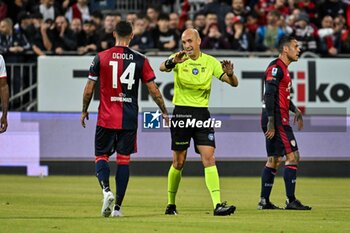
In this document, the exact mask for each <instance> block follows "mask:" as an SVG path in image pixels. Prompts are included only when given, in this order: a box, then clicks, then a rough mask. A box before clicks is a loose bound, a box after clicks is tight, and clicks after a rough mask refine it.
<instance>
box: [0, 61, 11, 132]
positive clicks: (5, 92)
mask: <svg viewBox="0 0 350 233" xmlns="http://www.w3.org/2000/svg"><path fill="white" fill-rule="evenodd" d="M9 95H10V94H9V86H8V84H7V73H6V64H5V61H4V58H3V57H2V55H0V99H1V108H2V115H1V118H0V133H3V132H5V131H6V129H7V110H8V106H9Z"/></svg>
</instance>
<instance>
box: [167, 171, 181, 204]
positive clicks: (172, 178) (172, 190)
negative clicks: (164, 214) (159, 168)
mask: <svg viewBox="0 0 350 233" xmlns="http://www.w3.org/2000/svg"><path fill="white" fill-rule="evenodd" d="M181 171H182V170H177V169H176V168H174V166H173V165H171V166H170V169H169V172H168V204H170V205H174V204H175V197H176V193H177V190H178V188H179V184H180V180H181Z"/></svg>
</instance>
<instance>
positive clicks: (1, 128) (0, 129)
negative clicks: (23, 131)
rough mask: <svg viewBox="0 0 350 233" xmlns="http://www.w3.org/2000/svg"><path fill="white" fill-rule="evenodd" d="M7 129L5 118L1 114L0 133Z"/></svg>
mask: <svg viewBox="0 0 350 233" xmlns="http://www.w3.org/2000/svg"><path fill="white" fill-rule="evenodd" d="M6 129H7V118H6V117H4V116H2V117H1V120H0V133H4V132H5V131H6Z"/></svg>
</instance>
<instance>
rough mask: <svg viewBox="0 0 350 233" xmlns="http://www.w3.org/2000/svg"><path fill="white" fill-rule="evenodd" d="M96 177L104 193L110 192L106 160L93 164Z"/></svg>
mask: <svg viewBox="0 0 350 233" xmlns="http://www.w3.org/2000/svg"><path fill="white" fill-rule="evenodd" d="M95 169H96V176H97V179H98V182H99V184H100V185H101V188H102V189H103V190H105V191H107V192H108V191H110V189H109V173H110V169H109V165H108V162H107V161H106V160H98V161H96V163H95Z"/></svg>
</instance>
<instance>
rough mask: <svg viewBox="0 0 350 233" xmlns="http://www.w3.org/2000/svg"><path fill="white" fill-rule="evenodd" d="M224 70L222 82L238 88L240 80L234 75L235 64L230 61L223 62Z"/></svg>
mask: <svg viewBox="0 0 350 233" xmlns="http://www.w3.org/2000/svg"><path fill="white" fill-rule="evenodd" d="M221 66H222V70H223V71H224V74H223V75H222V76H221V77H220V79H221V81H223V82H226V83H228V84H230V85H231V86H233V87H237V86H238V78H237V76H236V75H235V73H234V69H233V63H231V61H228V60H223V61H222V62H221Z"/></svg>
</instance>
